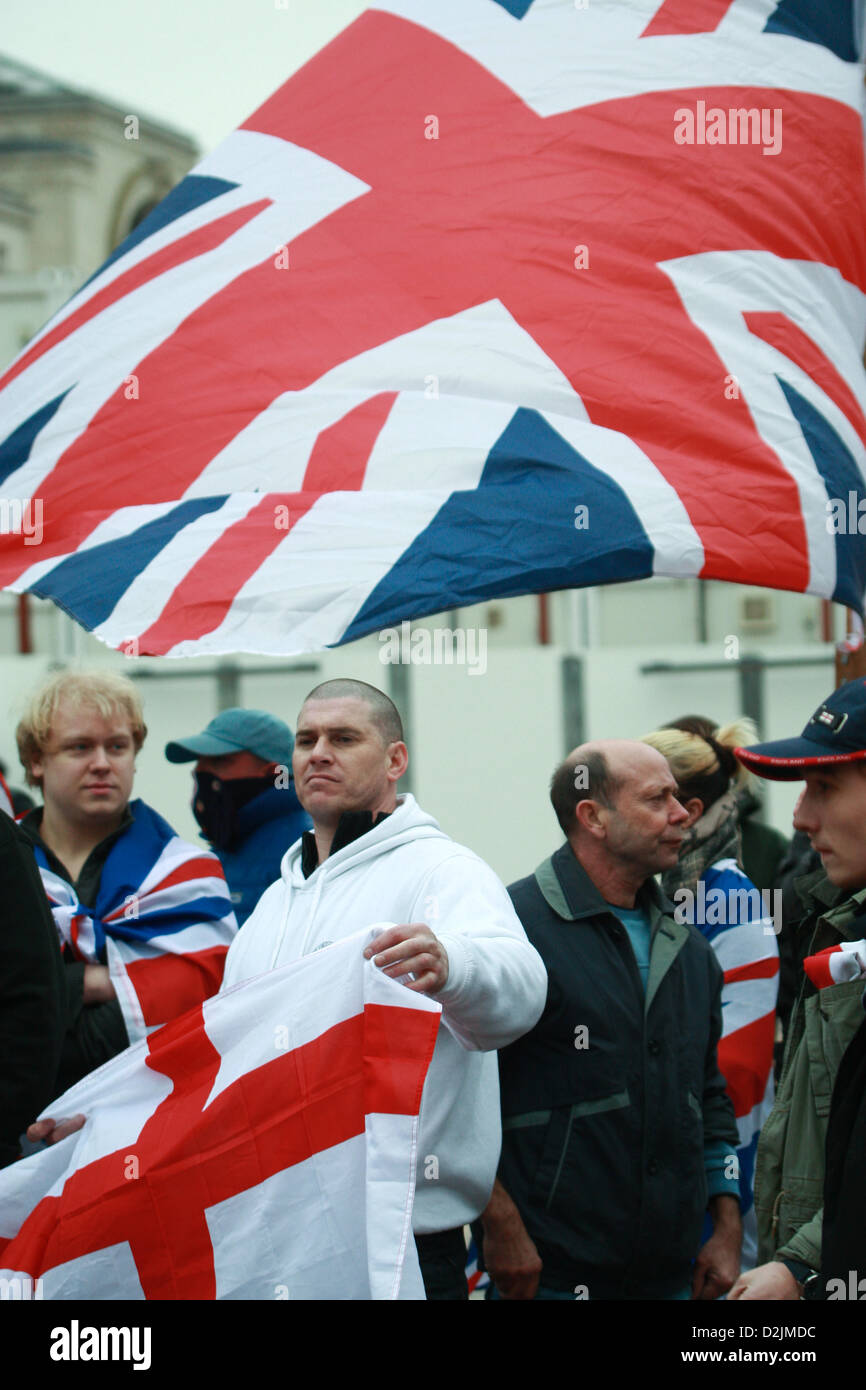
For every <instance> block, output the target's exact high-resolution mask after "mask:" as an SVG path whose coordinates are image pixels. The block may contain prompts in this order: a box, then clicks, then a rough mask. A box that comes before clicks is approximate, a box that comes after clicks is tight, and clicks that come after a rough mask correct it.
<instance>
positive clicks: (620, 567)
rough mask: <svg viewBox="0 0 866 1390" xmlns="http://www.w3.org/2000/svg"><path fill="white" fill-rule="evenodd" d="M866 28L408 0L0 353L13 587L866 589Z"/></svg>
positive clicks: (430, 608) (753, 9)
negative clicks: (17, 519)
mask: <svg viewBox="0 0 866 1390" xmlns="http://www.w3.org/2000/svg"><path fill="white" fill-rule="evenodd" d="M863 30H864V14H863V8H862V5H861V4H860V3H858V0H832V3H829V0H700V3H699V2H698V0H617V3H616V4H604V3H597V0H593V3H592V4H589V3H583V4H577V3H575V0H436V3H433V2H432V0H378V3H376V4H375V5H373V6H371V7H370V8H368V9H367V10H365V12H364V13H363V14H362V15H360V17H359V18H358V19H357V20H355V22H354V23H353V24H351V25H350V26H349V28H347V29H346V30H345V31H344V32H343V33H341V34H339V35H338V36H337V38H335V39H334V41H333V42H332V43H330V44H329V45H328V46H327V47H326V48H325V49H323V51H322V52H321V53H319V54H317V55H316V56H315V57H314V58H313V59H312V60H311V61H310V62H309V63H307V64H306V65H305V66H304V67H303V68H302V69H301V70H300V71H299V72H297V73H295V74H294V76H293V77H291V78H290V79H289V80H288V82H286V83H285V85H284V86H282V87H281V88H280V89H279V90H278V91H277V92H275V93H274V94H273V95H272V96H271V97H270V98H269V99H268V100H266V101H265V102H264V103H263V105H262V106H260V107H259V109H258V110H257V111H255V112H254V113H253V114H252V115H251V116H250V117H249V119H248V120H246V121H245V122H244V124H243V126H242V127H241V128H240V129H239V130H236V131H235V132H234V133H233V134H231V135H229V137H228V139H227V140H225V141H224V142H223V144H221V145H220V146H219V147H218V148H217V149H216V150H215V151H214V152H213V153H212V154H210V155H208V156H207V158H205V159H204V160H202V162H201V163H200V164H199V165H197V167H196V168H195V169H193V171H192V172H191V173H190V174H189V175H188V176H187V177H186V178H185V179H183V180H182V182H181V183H180V184H179V185H178V186H177V188H175V189H174V190H173V191H172V192H171V193H170V194H169V195H168V197H167V198H166V199H165V200H164V201H163V202H162V203H160V204H159V206H158V207H156V208H155V209H154V210H153V212H152V213H151V214H150V215H149V216H148V217H147V218H145V220H144V221H143V222H142V223H140V225H138V226H137V227H135V229H134V230H133V231H132V232H131V233H130V235H129V236H128V237H127V238H126V240H125V241H124V242H123V243H122V244H121V245H120V246H119V247H117V249H116V250H114V251H113V252H112V254H111V255H110V256H109V258H108V260H107V261H106V262H105V263H104V264H103V265H102V266H101V267H100V268H99V270H97V271H96V273H95V274H94V275H93V276H92V277H91V279H90V280H88V281H87V283H86V284H85V285H83V286H82V287H81V289H80V290H79V291H78V292H77V293H76V294H75V295H74V296H73V298H72V299H71V300H70V302H69V303H68V304H67V305H66V306H65V307H64V308H63V309H61V310H60V312H59V313H58V314H57V315H56V316H55V318H54V319H53V320H52V321H51V322H50V323H48V324H47V325H46V326H45V328H44V329H43V330H42V331H41V332H40V333H39V334H38V335H37V337H36V338H35V340H34V341H33V342H32V343H30V344H29V345H28V346H27V347H26V348H25V350H24V351H23V352H22V353H21V355H20V356H19V357H18V359H17V361H15V362H14V363H13V364H12V365H11V366H10V367H9V369H8V370H7V371H6V373H5V375H4V376H3V377H2V379H0V487H2V489H3V492H4V494H5V495H6V496H7V497H9V498H11V499H13V500H16V499H17V501H18V502H19V504H20V505H21V506H22V509H23V504H24V503H25V501H26V499H30V498H32V499H34V504H36V505H37V506H38V515H39V525H40V528H41V530H40V536H41V540H40V543H39V545H38V546H37V545H33V544H32V541H33V537H32V535H30V534H24V526H23V523H22V524H21V525H20V526H19V528H18V531H17V532H12V531H11V530H10V531H9V533H8V534H4V535H0V585H3V586H5V587H8V588H10V589H12V590H13V591H14V592H16V593H23V592H30V593H34V594H39V595H41V596H43V597H48V598H51V599H53V600H54V601H55V602H56V603H58V604H60V605H61V606H62V607H63V608H64V609H65V610H66V611H67V612H68V613H71V614H72V615H73V617H75V618H76V619H77V620H78V621H79V622H80V623H82V624H83V625H84V626H85V627H87V628H89V629H91V630H92V631H93V632H94V633H95V634H96V635H97V636H98V637H100V638H101V639H102V640H103V641H104V642H106V643H108V644H109V645H111V646H114V647H120V648H121V649H122V650H124V651H126V650H130V651H134V652H136V653H137V654H140V655H145V654H150V655H169V656H192V655H200V654H204V653H215V652H234V651H259V652H269V653H274V654H284V653H291V652H301V651H310V650H316V649H318V648H320V647H322V646H325V645H333V644H339V643H342V642H349V641H352V640H353V639H354V638H357V637H361V636H363V635H364V634H365V633H370V632H376V631H378V630H380V629H382V628H384V627H387V626H391V625H395V624H398V623H399V622H400V621H401V620H403V619H411V618H417V617H421V616H423V615H424V614H428V613H438V612H441V611H442V610H443V609H447V608H456V607H462V606H465V605H469V604H473V603H478V602H481V601H483V600H487V599H492V598H502V597H508V596H510V595H514V594H525V593H534V592H539V591H545V590H551V589H563V588H572V587H578V586H581V585H586V584H603V583H612V582H618V581H622V580H630V579H641V578H644V577H647V576H650V575H671V576H676V577H682V576H699V577H701V578H705V579H721V580H727V581H730V582H732V583H739V584H743V583H745V584H758V585H766V586H769V587H770V588H779V589H792V590H796V591H806V592H809V593H813V594H819V595H822V596H824V597H826V598H834V599H836V600H837V601H839V602H843V603H846V604H848V605H850V606H851V607H852V608H859V607H860V605H861V600H862V597H863V593H864V587H866V548H864V546H863V542H862V536H861V535H860V534H858V533H857V519H858V517H859V515H860V511H861V509H862V507H863V506H864V505H866V376H864V370H863V362H862V355H863V345H864V329H866V180H864V155H863V108H864V87H863V66H862V51H863ZM288 57H289V54H288V52H287V59H288ZM263 95H264V94H263ZM840 509H841V511H842V512H843V513H844V515H840ZM830 512H832V516H831V515H830V514H829V513H830ZM852 518H853V522H852Z"/></svg>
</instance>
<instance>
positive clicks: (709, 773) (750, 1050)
mask: <svg viewBox="0 0 866 1390" xmlns="http://www.w3.org/2000/svg"><path fill="white" fill-rule="evenodd" d="M757 739H758V731H757V729H756V727H755V725H754V723H753V721H752V720H751V719H746V718H742V719H737V720H735V721H734V722H733V723H731V724H726V725H725V726H724V727H723V728H717V727H716V725H715V724H714V723H713V722H712V721H711V720H709V719H705V718H703V717H702V716H699V715H689V716H686V717H685V718H683V719H677V720H675V721H674V722H673V723H672V724H668V725H666V726H665V727H664V728H662V729H658V730H656V732H655V733H652V734H647V735H645V737H644V739H643V742H644V743H648V744H650V745H651V747H653V748H656V749H658V751H659V752H660V753H662V754H663V755H664V757H665V758H667V761H668V766H669V767H670V769H671V772H672V773H673V775H674V777H675V778H676V780H677V796H678V798H679V800H680V801H681V802H682V804H683V806H684V807H685V809H686V810H687V811H688V813H689V819H688V821H687V822H686V825H685V832H686V837H685V840H684V842H683V848H682V851H681V853H680V858H679V862H678V863H677V864H676V866H675V867H674V868H673V869H669V870H668V871H667V873H665V874H664V875H663V877H662V888H663V889H664V891H665V893H666V894H667V896H668V897H669V898H671V900H672V901H673V903H674V905H675V912H674V916H675V917H676V919H677V921H679V922H689V923H691V924H692V925H693V926H695V927H696V928H697V929H698V931H700V932H702V933H703V935H704V936H705V937H706V938H707V939H708V941H709V942H710V943H711V945H712V946H713V949H714V950H715V952H716V956H717V958H718V961H719V964H720V966H721V967H722V970H723V972H724V976H725V983H724V986H723V988H722V1017H723V1019H724V1030H725V1031H724V1036H723V1037H722V1039H721V1040H720V1042H719V1069H720V1070H721V1072H722V1075H723V1076H724V1078H725V1080H726V1082H727V1086H728V1094H729V1095H730V1097H731V1100H732V1101H733V1104H734V1111H735V1113H736V1116H737V1126H738V1128H739V1131H740V1145H739V1148H738V1150H737V1157H738V1160H739V1178H740V1205H741V1207H742V1213H743V1253H742V1269H743V1270H747V1269H751V1268H752V1267H753V1266H754V1264H755V1259H756V1257H757V1229H756V1224H755V1212H754V1198H753V1193H752V1182H753V1174H754V1164H755V1150H756V1148H757V1144H758V1135H759V1133H760V1130H761V1126H762V1124H763V1122H764V1120H765V1118H766V1116H767V1115H768V1114H769V1113H770V1109H771V1107H772V1104H773V1040H774V1033H775V1010H776V994H777V990H778V972H779V952H778V947H777V944H776V936H775V931H774V923H773V918H772V914H771V911H770V908H769V903H768V900H767V895H766V894H765V895H762V894H761V893H759V891H758V889H757V888H755V885H754V884H753V883H752V881H751V880H750V879H749V878H747V876H746V874H745V873H744V872H743V869H742V864H741V856H740V842H739V835H738V821H739V816H740V810H741V806H742V801H743V798H744V797H745V796H747V795H748V791H749V783H750V781H751V775H750V774H749V773H748V772H747V771H746V769H745V768H744V767H743V766H742V764H741V763H739V762H738V761H737V759H736V758H735V757H734V753H733V750H734V748H737V747H742V746H743V745H748V744H750V743H755V742H757Z"/></svg>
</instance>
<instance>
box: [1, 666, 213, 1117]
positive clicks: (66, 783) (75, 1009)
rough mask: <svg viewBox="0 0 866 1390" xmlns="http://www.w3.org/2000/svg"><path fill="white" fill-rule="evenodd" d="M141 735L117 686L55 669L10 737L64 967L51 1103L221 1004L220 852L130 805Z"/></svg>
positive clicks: (133, 709)
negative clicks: (160, 1033)
mask: <svg viewBox="0 0 866 1390" xmlns="http://www.w3.org/2000/svg"><path fill="white" fill-rule="evenodd" d="M146 734H147V726H146V725H145V723H144V718H143V715H142V709H141V702H140V700H139V697H138V692H137V691H136V689H135V686H134V685H133V684H132V682H131V681H129V680H127V679H126V678H125V677H123V676H119V675H115V674H113V673H111V672H103V671H93V672H86V671H62V672H60V673H58V674H56V675H54V676H53V677H51V679H50V680H48V681H47V682H46V683H45V684H44V685H43V686H42V687H41V688H40V689H39V690H37V691H36V692H35V694H34V695H33V697H32V699H31V701H30V703H29V706H28V708H27V710H26V712H25V714H24V716H23V718H22V719H21V721H20V723H19V725H18V729H17V731H16V738H17V742H18V751H19V756H20V758H21V762H22V765H23V766H24V769H25V772H26V776H27V781H28V782H29V783H30V785H32V786H35V787H38V788H39V790H40V791H41V792H42V797H43V803H44V804H43V805H42V806H41V807H37V808H36V809H35V810H33V811H31V812H29V814H28V815H27V816H25V818H24V820H23V821H22V822H21V828H22V830H23V832H24V834H25V835H26V836H27V838H28V840H29V841H30V843H31V845H32V847H33V851H34V854H35V856H36V861H37V864H38V866H39V869H40V873H41V875H42V882H43V885H44V887H45V889H46V892H47V894H48V898H49V902H50V904H51V907H52V912H53V915H54V921H55V925H56V927H57V930H58V933H59V936H60V940H61V943H62V947H63V957H64V963H65V966H66V969H65V980H66V1037H65V1042H64V1048H63V1055H62V1059H61V1063H60V1069H59V1071H58V1076H57V1082H56V1086H55V1094H59V1093H60V1092H61V1091H63V1090H65V1089H67V1088H68V1087H69V1086H71V1085H73V1084H74V1083H75V1082H76V1081H78V1080H80V1078H81V1077H82V1076H85V1075H86V1074H87V1073H88V1072H90V1071H92V1070H93V1069H94V1068H95V1067H98V1066H101V1065H102V1063H103V1062H105V1061H107V1060H108V1059H109V1058H110V1057H113V1056H115V1055H116V1054H117V1053H118V1052H121V1051H122V1050H123V1049H124V1048H125V1047H127V1046H128V1045H129V1044H130V1043H131V1042H135V1041H137V1040H138V1039H139V1038H141V1037H144V1036H146V1035H147V1033H149V1032H150V1031H152V1030H153V1028H155V1027H158V1026H160V1025H161V1024H162V1023H165V1022H167V1021H168V1019H169V1018H173V1017H176V1016H177V1015H178V1014H180V1013H182V1012H184V1011H185V1010H186V1009H188V1008H190V1007H191V1006H192V1005H194V1004H196V1003H198V1002H200V1001H201V1000H203V999H205V998H207V997H209V996H210V995H211V994H214V993H216V990H217V989H218V988H219V984H220V981H221V979H222V966H223V962H224V959H225V954H226V951H227V950H228V947H229V945H230V944H231V941H232V938H233V937H234V935H235V931H236V924H235V919H234V915H233V913H232V910H231V903H230V902H229V899H228V892H227V889H226V884H225V879H224V877H223V874H222V870H221V868H220V865H219V861H218V860H217V858H216V856H215V855H212V854H210V853H208V852H206V851H203V850H201V849H198V848H197V847H195V846H193V845H190V844H187V843H186V842H185V841H183V840H181V839H180V838H179V837H178V836H177V835H176V834H175V832H174V831H173V830H172V828H171V826H170V825H168V823H167V822H166V821H164V820H163V818H162V817H161V816H160V815H158V813H157V812H156V811H154V810H153V809H152V808H151V807H149V806H147V805H146V804H145V802H143V801H140V800H131V796H132V789H133V782H134V778H135V758H136V754H137V753H138V752H139V750H140V749H141V747H142V744H143V743H144V739H145V736H146Z"/></svg>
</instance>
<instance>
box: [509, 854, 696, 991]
mask: <svg viewBox="0 0 866 1390" xmlns="http://www.w3.org/2000/svg"><path fill="white" fill-rule="evenodd" d="M535 881H536V883H537V884H538V887H539V889H540V890H541V894H542V896H543V898H544V900H545V902H546V903H547V905H548V907H550V908H551V909H552V911H553V912H555V913H556V915H557V917H561V918H562V920H563V921H564V922H579V921H581V920H582V919H586V918H589V917H598V916H599V915H601V914H604V913H608V914H609V915H611V916H614V917H615V916H616V908H615V907H612V906H611V905H610V903H608V902H606V901H605V899H604V898H603V897H602V895H601V893H599V891H598V889H597V888H596V886H595V884H594V883H593V881H592V879H591V878H590V877H589V874H588V873H587V872H586V869H584V867H583V865H582V864H581V863H580V860H579V859H578V858H577V856H576V855H575V853H574V851H573V850H572V848H571V845H570V844H569V843H568V841H567V840H566V842H565V844H564V845H563V846H562V847H561V848H560V849H558V850H557V851H556V853H555V854H552V855H551V857H550V858H549V859H546V860H545V861H544V863H543V864H540V865H539V867H538V868H537V869H536V871H535ZM635 903H636V906H638V907H641V908H643V910H644V911H645V912H646V914H647V916H648V917H649V920H650V940H651V943H652V944H651V947H650V968H649V976H648V978H647V983H646V992H645V995H644V1012H645V1014H647V1015H648V1014H649V1010H650V1005H651V1004H652V1002H653V1000H654V999H655V997H656V995H657V994H658V991H659V987H660V985H661V984H662V981H663V980H664V979H665V977H666V975H667V974H668V971H669V970H670V969H671V967H672V965H673V964H674V961H675V960H676V959H677V956H678V955H679V953H680V951H681V950H682V949H683V947H684V946H685V945H686V943H687V942H688V940H689V937H690V934H691V933H692V932H693V931H694V928H693V927H688V926H686V925H685V923H683V922H678V921H676V919H675V918H674V916H673V915H672V914H673V910H674V909H673V904H672V903H671V902H669V901H668V899H667V898H666V897H665V896H664V894H663V893H662V892H661V889H660V888H659V887H658V884H657V883H656V881H655V879H653V878H648V879H647V880H646V882H645V883H643V884H642V885H641V888H640V890H639V892H638V894H637V897H636V899H635Z"/></svg>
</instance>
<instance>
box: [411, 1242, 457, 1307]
mask: <svg viewBox="0 0 866 1390" xmlns="http://www.w3.org/2000/svg"><path fill="white" fill-rule="evenodd" d="M415 1248H416V1249H417V1251H418V1263H419V1264H420V1266H421V1277H422V1279H423V1280H424V1292H425V1293H426V1295H427V1297H428V1299H440V1300H441V1299H463V1300H468V1298H469V1285H468V1284H467V1283H466V1241H465V1239H464V1236H463V1227H462V1226H455V1228H454V1229H453V1230H452V1231H433V1232H431V1234H430V1235H426V1236H416V1237H415Z"/></svg>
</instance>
